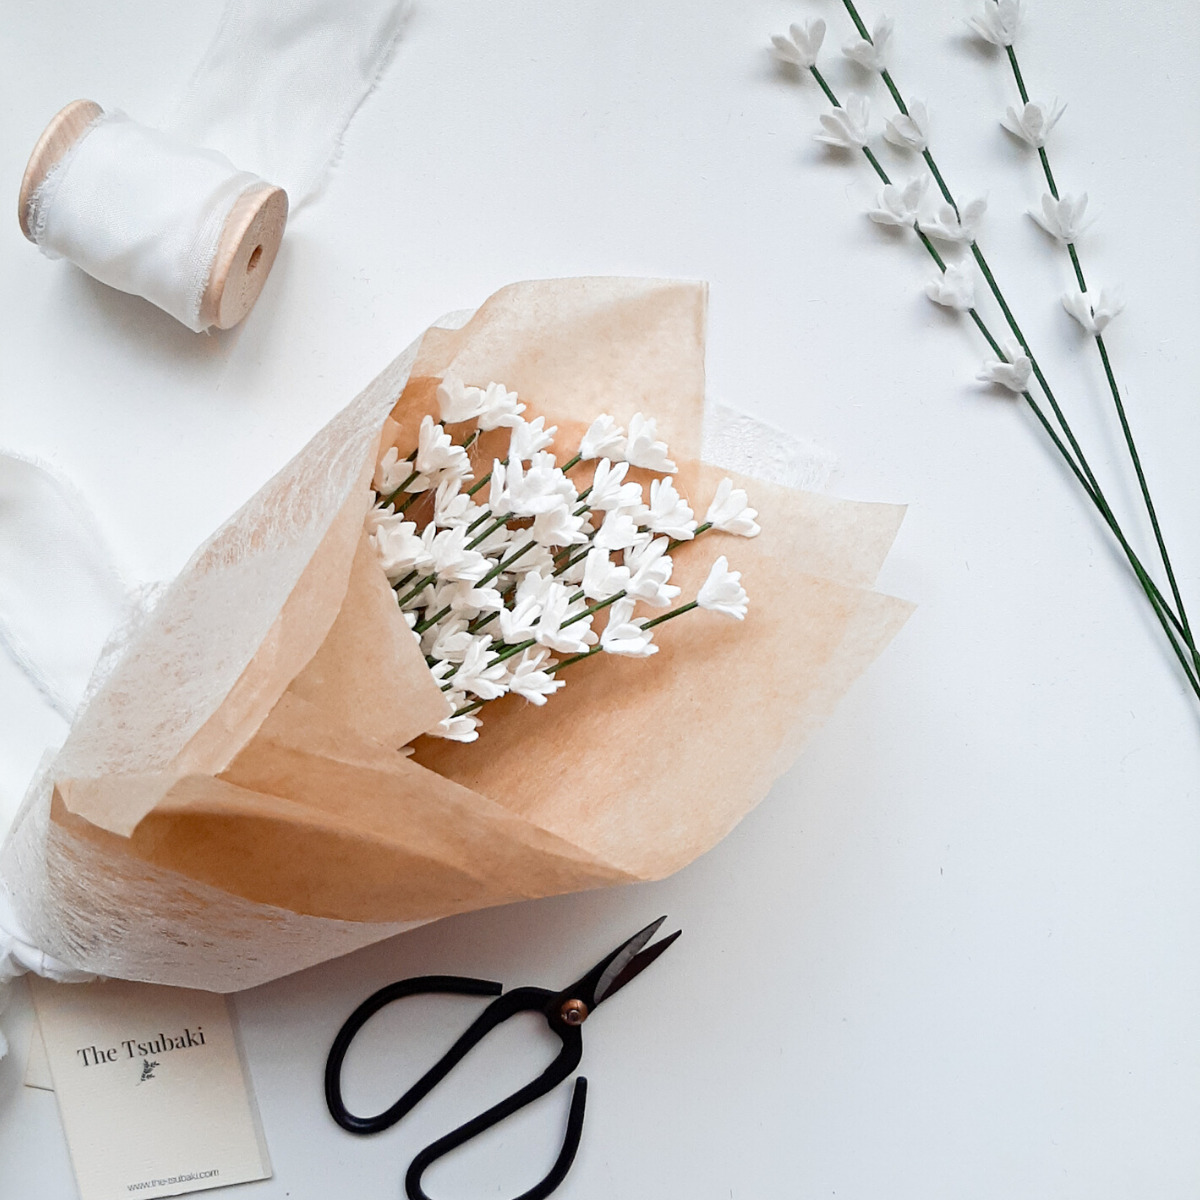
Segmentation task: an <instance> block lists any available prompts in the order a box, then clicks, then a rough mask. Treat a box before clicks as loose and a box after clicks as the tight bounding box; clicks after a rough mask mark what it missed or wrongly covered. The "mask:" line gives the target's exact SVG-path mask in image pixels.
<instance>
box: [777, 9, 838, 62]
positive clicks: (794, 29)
mask: <svg viewBox="0 0 1200 1200" xmlns="http://www.w3.org/2000/svg"><path fill="white" fill-rule="evenodd" d="M824 40H825V22H824V21H822V20H821V18H820V17H814V18H813V19H812V20H810V21H805V22H804V24H803V25H798V24H797V25H791V26H789V28H788V32H787V36H786V37H785V36H784V35H783V34H781V33H777V34H775V36H774V37H772V38H771V44H772V45H773V46H774V47H775V53H776V55H777V56H778V57H779V58H781V59H782V60H783V61H784V62H786V63H792V64H793V66H797V67H804V68H808V67H812V66H815V65H816V62H817V55H818V54H819V53H820V50H821V43H822V42H823V41H824Z"/></svg>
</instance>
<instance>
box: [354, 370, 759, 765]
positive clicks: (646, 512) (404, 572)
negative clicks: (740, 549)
mask: <svg viewBox="0 0 1200 1200" xmlns="http://www.w3.org/2000/svg"><path fill="white" fill-rule="evenodd" d="M437 399H438V407H439V410H440V416H441V420H440V421H435V420H434V419H433V417H431V416H426V417H425V418H423V420H422V421H421V426H420V431H419V433H418V438H417V448H416V449H415V450H414V451H413V452H412V453H411V454H410V455H409V456H408V457H407V458H404V459H401V458H400V454H399V451H398V450H397V449H395V448H392V449H389V450H388V451H387V453H386V454H385V455H384V456H383V458H382V459H381V461H380V463H379V466H378V468H377V470H376V473H375V478H374V483H373V486H374V489H375V494H376V497H377V499H376V504H375V507H374V508H373V510H372V511H371V513H370V514H368V517H367V529H368V531H369V533H370V535H371V538H372V540H373V542H374V544H375V547H376V549H377V551H378V553H379V560H380V563H381V564H382V566H383V569H384V571H385V572H386V574H387V577H388V580H389V582H390V583H391V584H392V587H393V589H394V590H395V592H396V599H397V603H398V604H399V605H400V610H401V612H403V614H404V618H405V620H406V621H407V622H408V626H409V628H410V629H411V630H412V632H413V636H414V637H415V638H416V639H417V640H418V642H419V643H420V645H421V649H422V651H423V653H424V654H425V659H426V662H427V663H428V664H429V669H430V671H431V672H432V673H433V677H434V678H435V679H436V680H437V681H438V683H439V684H440V686H441V688H442V690H443V691H444V692H445V693H446V695H447V697H448V698H449V700H450V703H451V704H452V705H453V712H452V714H451V715H450V716H449V717H447V718H446V719H445V720H443V721H442V722H441V723H440V725H438V726H437V727H436V728H435V729H433V730H431V731H430V732H431V733H432V734H433V735H434V736H438V737H444V738H449V739H451V740H453V741H460V742H471V741H474V740H475V739H476V738H477V737H478V729H479V725H480V718H479V717H478V716H476V715H475V714H476V713H477V712H478V710H479V709H480V708H481V707H482V706H483V705H484V704H486V703H488V702H489V701H492V700H497V699H499V698H500V697H501V696H504V695H507V694H508V693H509V692H513V693H515V694H517V695H519V696H522V697H524V698H525V699H526V700H528V701H530V702H531V703H533V704H545V702H546V700H547V698H548V697H549V696H552V695H553V694H554V693H555V692H556V691H558V690H559V689H560V688H562V687H563V686H564V685H565V680H563V679H561V678H559V674H558V673H559V671H560V670H561V669H562V668H563V667H566V666H569V665H570V664H572V663H575V662H578V661H580V660H581V659H584V658H589V657H591V656H592V655H594V654H598V653H605V654H618V655H625V656H630V657H636V658H645V657H648V656H649V655H652V654H654V653H656V652H657V650H658V646H657V645H656V644H655V642H654V638H653V633H652V631H653V629H654V627H655V626H657V625H660V624H662V623H663V622H664V621H667V620H670V619H672V618H674V617H677V616H680V615H682V614H683V613H685V612H690V611H691V610H693V609H695V608H703V609H708V610H710V611H712V612H718V613H724V614H726V615H728V616H732V617H736V618H738V619H739V620H740V619H742V618H743V617H744V616H745V615H746V607H747V596H746V593H745V591H744V589H743V588H742V586H741V576H740V573H739V572H737V571H731V570H730V569H729V564H728V562H727V561H726V559H725V557H724V556H723V555H722V556H721V557H720V558H718V559H717V560H716V561H715V562H714V563H713V565H712V568H711V570H710V571H709V574H708V578H707V579H706V580H705V582H704V584H703V586H702V587H701V588H700V590H699V592H698V594H697V596H696V598H695V599H694V600H691V601H688V602H687V603H684V604H681V605H677V606H675V607H672V605H674V604H675V601H676V600H677V599H678V597H679V595H680V588H679V587H677V586H675V585H674V584H672V583H671V576H672V572H673V566H674V564H673V562H672V558H671V551H673V550H674V549H675V548H676V547H677V546H678V545H680V544H681V543H684V542H690V541H693V540H694V539H695V538H697V537H699V536H700V535H701V534H704V533H706V532H708V531H709V530H720V531H722V532H725V533H732V534H737V535H739V536H741V537H754V536H755V535H756V534H757V533H758V532H759V526H758V525H757V523H756V522H755V517H756V516H757V513H756V512H755V510H754V509H753V508H751V507H750V506H749V503H748V499H747V496H746V493H745V492H744V491H742V490H741V489H740V488H736V487H734V485H733V481H732V480H730V479H725V480H723V481H722V482H721V484H720V485H719V487H718V488H717V490H716V493H715V495H714V496H713V497H712V500H711V503H710V504H709V507H708V510H707V512H706V513H705V516H704V521H703V522H698V521H697V520H696V517H695V515H694V513H693V511H692V509H691V507H690V506H689V505H688V502H687V500H686V499H684V497H683V496H681V495H680V494H679V492H678V491H677V490H676V487H675V483H674V481H673V480H672V479H671V475H673V474H674V473H675V470H676V467H675V463H673V462H672V461H671V459H670V458H669V457H668V449H667V446H666V444H665V443H664V442H661V441H659V440H658V436H657V430H656V427H655V422H654V420H653V419H652V418H649V417H646V416H643V415H642V414H641V413H638V414H636V415H635V416H634V417H633V418H632V419H631V420H630V422H629V428H628V430H626V429H624V428H622V427H621V426H620V425H619V424H618V423H617V422H616V420H615V419H614V418H613V417H611V416H609V415H607V414H602V415H601V416H599V417H597V418H596V419H595V420H594V421H593V422H592V424H591V426H590V427H589V428H588V430H587V432H586V433H585V434H584V435H583V439H582V441H581V442H580V445H579V447H578V449H577V451H576V453H575V454H574V455H573V456H572V457H571V458H570V459H569V460H568V461H566V462H564V463H563V464H562V465H561V466H560V465H559V464H558V461H557V459H556V457H555V454H554V451H553V439H554V435H555V433H556V432H557V427H556V426H553V425H551V426H549V427H547V426H546V423H545V418H544V417H538V418H537V419H536V420H533V421H527V420H526V419H525V418H524V416H523V415H522V414H523V413H524V411H525V405H524V404H522V403H520V402H519V401H518V399H517V394H516V393H515V392H510V391H509V390H508V389H507V388H505V387H504V386H502V385H501V384H498V383H490V384H488V386H487V387H486V388H479V387H468V386H466V385H465V384H464V383H463V382H462V381H461V380H457V379H446V380H444V381H443V382H442V383H441V385H440V386H439V387H438V391H437ZM447 426H455V427H457V428H456V433H457V434H458V437H459V439H460V440H456V439H455V437H454V436H452V435H451V433H450V432H449V431H448V429H447ZM498 429H507V430H508V431H509V432H508V451H507V455H506V457H505V458H503V459H494V460H493V461H492V462H491V464H490V470H488V471H487V473H486V474H485V475H483V477H482V478H480V479H478V480H476V479H475V475H474V464H473V463H472V460H471V455H470V450H471V447H472V446H473V445H474V444H475V442H476V440H477V438H478V437H479V435H480V433H488V432H491V431H493V430H498ZM584 464H586V466H584ZM631 467H635V468H640V469H643V470H647V471H653V472H655V473H656V477H655V478H653V479H652V480H650V482H649V486H648V488H644V487H643V485H642V484H641V483H639V482H637V481H636V480H632V479H629V478H627V476H628V474H629V470H630V468H631ZM577 468H579V470H578V476H579V478H580V482H581V483H583V484H584V486H583V487H582V490H580V488H579V487H578V486H577V483H576V481H575V479H573V478H572V475H571V473H572V471H574V470H576V469H577ZM485 489H486V490H485ZM410 514H411V515H410ZM639 605H643V606H646V607H648V608H651V609H659V610H662V611H661V612H660V613H659V615H657V616H655V617H653V618H649V617H640V616H637V615H635V614H636V613H637V611H638V606H639ZM598 619H599V620H598ZM600 621H602V622H603V624H602V626H601V625H600V624H599V622H600Z"/></svg>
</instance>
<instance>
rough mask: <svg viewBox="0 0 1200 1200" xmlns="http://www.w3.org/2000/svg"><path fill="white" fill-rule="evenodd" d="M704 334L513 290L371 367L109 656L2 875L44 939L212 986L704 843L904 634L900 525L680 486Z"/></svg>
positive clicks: (662, 869) (52, 951)
mask: <svg viewBox="0 0 1200 1200" xmlns="http://www.w3.org/2000/svg"><path fill="white" fill-rule="evenodd" d="M704 313H705V291H704V288H703V287H702V286H699V285H694V284H679V283H666V282H657V281H629V280H607V279H583V280H560V281H552V282H542V283H527V284H518V285H514V286H512V287H508V288H505V289H503V290H502V291H500V292H499V293H497V294H496V295H495V296H493V297H492V298H491V299H490V300H488V301H487V302H486V303H485V304H484V305H483V307H482V308H480V309H479V310H478V311H477V312H475V313H474V314H473V315H470V316H468V317H465V318H459V319H447V320H445V321H443V322H442V323H440V324H439V325H435V326H434V327H432V328H430V329H429V330H428V331H427V332H426V333H425V335H424V336H423V337H422V338H421V339H420V341H419V342H418V343H417V344H416V345H415V346H413V347H411V348H410V349H409V350H408V351H407V352H406V353H405V354H403V355H401V357H400V358H399V359H397V360H396V361H395V362H394V363H393V364H392V365H391V366H389V367H388V368H387V369H386V370H385V371H384V372H383V373H382V374H381V375H380V376H379V377H378V378H377V379H376V380H375V381H374V382H373V383H371V384H370V385H369V386H368V387H367V388H366V390H365V391H364V392H363V393H362V394H361V395H360V396H359V397H358V398H357V399H356V400H355V401H354V402H353V403H352V404H350V405H349V406H348V407H347V408H346V409H344V410H343V411H342V412H341V413H340V414H338V415H337V416H336V417H335V418H334V419H333V420H332V421H331V422H330V423H329V424H328V425H327V426H326V427H325V428H324V429H323V430H322V431H321V432H320V433H319V434H318V435H317V436H316V437H315V438H314V439H313V440H312V441H311V442H310V443H309V445H308V446H307V447H305V449H304V450H302V451H301V452H300V454H299V455H298V456H297V457H296V458H295V459H294V460H293V461H292V462H291V463H290V464H288V466H286V467H285V468H284V469H283V470H282V471H281V472H280V473H279V474H278V475H277V476H275V478H273V479H272V480H270V481H269V482H268V483H267V484H266V485H265V486H264V487H263V488H262V490H261V491H260V492H259V493H258V494H257V495H256V496H254V497H253V498H252V499H251V500H250V501H249V502H248V503H247V504H246V505H245V506H244V507H243V508H242V510H241V511H240V512H238V513H237V514H236V515H235V516H234V517H233V518H231V519H230V520H229V521H228V522H227V523H226V524H225V525H224V526H223V527H222V528H221V529H220V530H218V531H217V533H216V534H215V535H214V536H213V537H212V538H211V539H210V540H209V541H208V542H207V543H206V544H205V545H204V546H203V547H201V549H200V550H199V551H198V552H197V553H196V554H195V556H194V557H193V558H192V560H191V561H190V563H189V564H188V565H187V567H186V568H185V569H184V571H183V572H182V573H181V575H180V576H179V578H178V579H176V580H175V581H174V583H173V584H171V585H170V587H169V588H167V589H166V590H165V592H164V593H163V594H162V595H161V597H160V598H159V599H158V601H157V603H156V604H155V605H154V606H153V607H152V608H151V609H150V610H149V611H147V612H146V613H144V614H143V615H142V616H141V617H140V618H139V619H138V620H137V621H136V622H135V623H134V624H133V626H132V627H131V628H130V629H128V630H126V631H125V632H124V633H123V634H122V635H121V636H120V637H119V638H118V639H116V641H115V643H114V645H113V646H112V647H111V648H110V650H109V652H108V653H107V654H106V656H105V659H104V661H103V662H102V664H101V666H100V667H99V668H98V670H97V674H96V677H95V679H94V680H93V683H92V686H91V689H90V695H89V698H88V700H87V702H86V703H85V705H84V707H83V709H82V711H81V713H80V714H79V716H78V717H77V719H76V721H75V723H74V726H73V728H72V730H71V732H70V734H69V737H68V739H67V741H66V743H65V745H64V746H63V747H62V749H61V750H60V751H59V753H58V754H57V756H56V757H54V758H53V759H52V760H51V761H49V762H48V763H47V764H46V765H45V766H44V769H43V770H42V772H41V773H40V775H39V778H38V779H37V780H36V781H35V783H34V785H33V786H32V788H31V790H30V792H29V794H28V796H27V797H26V800H25V803H24V805H23V807H22V810H21V812H20V814H19V815H18V818H17V820H16V823H15V825H14V828H13V830H12V833H11V834H10V836H9V839H8V841H7V843H6V845H5V848H4V851H3V856H2V858H0V870H2V873H3V879H4V881H5V884H6V886H7V888H8V890H9V892H10V895H11V899H12V902H13V904H14V906H15V908H16V910H17V915H18V917H19V918H20V920H21V921H22V923H23V924H24V926H25V928H26V930H27V931H28V934H29V937H30V939H31V942H33V943H36V945H37V946H38V947H40V949H41V950H42V952H44V953H45V954H48V955H51V956H53V958H54V959H55V960H57V961H58V963H60V964H64V965H65V966H66V967H69V968H71V969H74V970H77V971H87V972H94V973H97V974H102V975H108V976H117V977H123V978H131V979H140V980H146V981H151V982H159V983H166V984H175V985H181V986H191V987H201V988H206V989H210V990H216V991H232V990H236V989H239V988H243V987H249V986H253V985H255V984H259V983H262V982H264V981H266V980H269V979H272V978H275V977H277V976H279V975H283V974H286V973H288V972H291V971H295V970H297V969H300V968H302V967H305V966H309V965H312V964H313V963H316V962H319V961H322V960H324V959H327V958H331V957H333V956H335V955H337V954H341V953H345V952H347V951H349V950H352V949H354V948H356V947H359V946H363V945H366V944H368V943H370V942H372V941H375V940H378V939H380V938H383V937H387V936H389V935H391V934H393V933H396V932H398V931H400V930H402V929H405V928H408V927H410V926H411V925H413V924H415V923H419V922H424V921H429V920H432V919H435V918H437V917H441V916H445V915H448V914H451V913H455V912H462V911H465V910H469V909H475V908H480V907H484V906H488V905H494V904H502V903H505V902H508V901H512V900H518V899H522V898H527V897H538V896H548V895H554V894H558V893H563V892H568V891H574V890H579V889H584V888H593V887H601V886H606V885H610V884H615V883H621V882H625V881H628V880H644V879H654V878H659V877H662V876H664V875H667V874H669V873H670V872H672V871H675V870H677V869H678V868H680V867H682V866H683V865H685V864H686V863H688V862H690V861H691V860H692V859H694V858H695V857H696V856H697V855H699V854H701V853H703V852H704V851H705V850H707V849H708V848H710V847H711V846H712V845H714V844H715V843H716V842H717V841H718V840H719V839H720V838H721V837H722V836H723V835H724V834H725V833H727V832H728V831H729V829H730V828H731V827H732V826H733V825H734V824H735V823H736V822H737V821H738V820H739V819H740V818H741V817H742V816H743V815H745V813H746V812H747V811H748V810H749V809H750V808H751V807H753V805H754V804H755V803H756V802H757V801H758V800H760V799H761V798H762V797H763V796H764V795H765V794H766V792H767V790H768V789H769V788H770V786H771V784H772V782H773V781H774V780H775V779H776V778H777V777H778V776H779V775H780V774H781V773H782V772H783V771H784V770H786V769H787V767H788V765H789V764H790V763H791V761H792V760H793V758H794V757H795V755H796V754H797V752H798V751H799V749H800V747H801V745H802V744H803V742H804V740H805V738H806V737H807V736H808V735H809V734H810V733H811V732H812V731H813V729H814V728H815V727H816V726H817V724H818V723H819V722H820V720H821V719H822V718H823V717H824V716H825V715H826V714H827V713H828V712H829V710H830V709H831V708H832V706H833V705H834V703H835V702H836V701H837V699H838V698H839V696H840V695H841V694H842V693H843V692H844V691H845V690H846V688H847V687H848V686H849V685H850V683H851V682H852V681H853V679H854V678H855V677H856V676H857V675H858V674H859V673H860V672H861V671H862V670H863V669H864V668H865V667H866V666H867V664H868V663H869V662H870V661H871V660H872V659H873V658H874V656H875V655H876V654H878V653H879V652H880V650H881V649H882V648H883V647H884V646H885V645H886V643H887V642H888V640H889V639H890V638H891V637H892V636H893V634H894V633H895V632H896V630H897V629H898V628H899V627H900V625H901V624H902V623H903V621H904V619H905V618H906V616H907V614H908V611H909V606H908V605H907V604H906V603H904V602H902V601H899V600H895V599H892V598H890V597H887V596H884V595H881V594H879V593H877V592H875V591H874V590H872V584H873V582H874V579H875V576H876V573H877V572H878V570H879V567H880V566H881V564H882V562H883V559H884V557H885V555H886V553H887V551H888V548H889V547H890V545H891V542H892V539H893V537H894V535H895V532H896V529H897V527H898V524H899V521H900V517H901V515H902V514H901V510H900V509H898V508H896V507H894V506H889V505H875V504H857V503H850V502H845V501H840V500H834V499H830V498H827V497H825V496H822V495H819V494H813V493H806V492H800V491H795V490H792V489H789V488H786V487H782V486H779V485H777V484H772V483H767V482H762V481H755V480H752V479H748V478H744V477H742V476H740V475H733V474H732V473H730V472H728V471H724V470H721V469H720V468H718V467H717V466H715V465H712V464H710V463H706V462H704V461H702V460H701V435H702V426H703V422H704V411H705V410H704V364H703V356H704V349H703V327H704ZM766 453H768V454H769V450H768V451H766ZM751 502H752V503H753V505H754V508H751V507H750V504H751ZM693 504H694V505H695V508H694V509H693V507H692V505H693ZM701 518H702V519H701ZM747 597H749V600H748V601H747ZM677 617H678V618H681V619H678V620H676V619H674V618H677ZM731 617H733V618H738V619H730V618H731Z"/></svg>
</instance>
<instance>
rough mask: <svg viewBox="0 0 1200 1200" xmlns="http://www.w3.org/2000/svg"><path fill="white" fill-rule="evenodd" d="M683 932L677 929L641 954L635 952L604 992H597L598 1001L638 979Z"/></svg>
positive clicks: (613, 994) (614, 993)
mask: <svg viewBox="0 0 1200 1200" xmlns="http://www.w3.org/2000/svg"><path fill="white" fill-rule="evenodd" d="M682 932H683V930H682V929H677V930H675V932H674V933H673V934H671V935H670V937H665V938H663V940H662V941H661V942H655V943H654V945H653V946H649V947H647V948H646V949H645V950H643V951H642V952H641V954H635V955H634V956H633V958H631V959H630V960H629V962H628V963H626V964H625V967H624V969H623V970H621V971H618V972H617V974H616V975H615V976H613V978H612V980H611V981H610V982H609V984H608V987H607V988H606V989H605V991H604V993H603V994H600V993H599V992H598V993H597V996H596V1003H597V1004H599V1003H600V1001H601V1000H604V999H606V998H607V997H609V996H615V995H616V994H617V993H618V992H619V991H620V990H621V989H622V988H623V987H624V986H625V985H626V984H627V983H628V982H629V981H630V980H631V979H636V978H637V977H638V976H639V975H640V974H641V973H642V972H643V971H644V970H645V969H646V968H647V967H648V966H649V965H650V964H651V963H652V962H653V961H654V960H655V959H656V958H657V957H658V956H659V955H660V954H661V953H662V952H663V951H664V950H665V949H666V948H667V947H668V946H669V945H670V944H671V943H672V942H673V941H674V940H675V939H676V938H677V937H678V936H679V935H680V934H681V933H682Z"/></svg>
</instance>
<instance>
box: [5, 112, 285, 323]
mask: <svg viewBox="0 0 1200 1200" xmlns="http://www.w3.org/2000/svg"><path fill="white" fill-rule="evenodd" d="M103 115H104V110H103V109H102V108H101V107H100V105H99V104H97V103H96V102H95V101H93V100H75V101H72V103H70V104H68V105H67V106H66V107H65V108H64V109H62V110H61V111H60V112H59V113H58V114H57V115H56V116H55V117H54V118H53V119H52V120H51V121H50V124H49V125H47V126H46V129H45V131H44V132H43V133H42V136H41V137H40V138H39V139H38V141H37V144H36V145H35V146H34V148H33V152H32V154H30V156H29V163H28V165H27V166H26V168H25V174H24V176H23V178H22V179H21V190H20V195H19V197H18V201H17V217H18V220H19V222H20V226H21V232H22V233H23V234H24V235H25V236H26V237H27V238H28V239H29V240H30V241H31V242H35V243H36V238H35V237H34V230H33V227H32V223H31V213H32V211H33V199H34V196H35V195H36V193H37V190H38V188H39V187H41V185H42V184H43V183H44V182H45V181H46V178H47V176H49V174H50V172H51V171H53V170H54V168H55V167H56V166H57V165H58V164H59V163H60V162H62V160H63V158H64V156H65V155H66V154H67V153H68V152H69V151H70V149H71V148H72V147H73V146H74V145H75V143H76V142H77V141H78V140H79V138H80V137H82V136H83V135H84V133H86V132H87V130H88V129H89V128H90V127H91V125H92V124H93V123H94V122H95V121H96V120H97V119H98V118H99V117H101V116H103ZM287 215H288V198H287V193H286V192H285V191H284V190H283V188H281V187H276V186H275V185H274V184H271V183H267V182H266V181H265V180H264V181H263V183H262V185H261V186H260V187H256V188H253V189H251V190H249V191H247V192H245V193H244V194H243V195H241V196H239V197H238V199H237V200H236V201H235V202H234V204H233V207H232V209H231V210H230V211H229V213H228V215H227V216H226V219H225V223H224V225H223V227H222V230H221V234H220V238H219V240H218V243H217V249H216V253H215V255H214V256H213V259H212V266H211V269H210V271H209V275H208V279H207V282H206V285H205V288H204V292H203V294H202V296H201V301H200V323H201V325H202V326H203V327H204V328H208V327H211V326H216V328H218V329H230V328H232V327H233V326H234V325H236V324H237V323H238V322H239V321H241V320H242V319H243V318H244V317H245V316H246V314H247V313H249V311H250V310H251V309H252V308H253V307H254V304H255V302H256V301H257V300H258V297H259V293H260V292H261V291H262V289H263V285H264V284H265V283H266V281H267V276H268V275H269V274H270V273H271V267H272V266H273V265H274V262H275V256H276V255H277V254H278V253H279V245H280V243H281V242H282V240H283V230H284V226H285V225H286V224H287Z"/></svg>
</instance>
